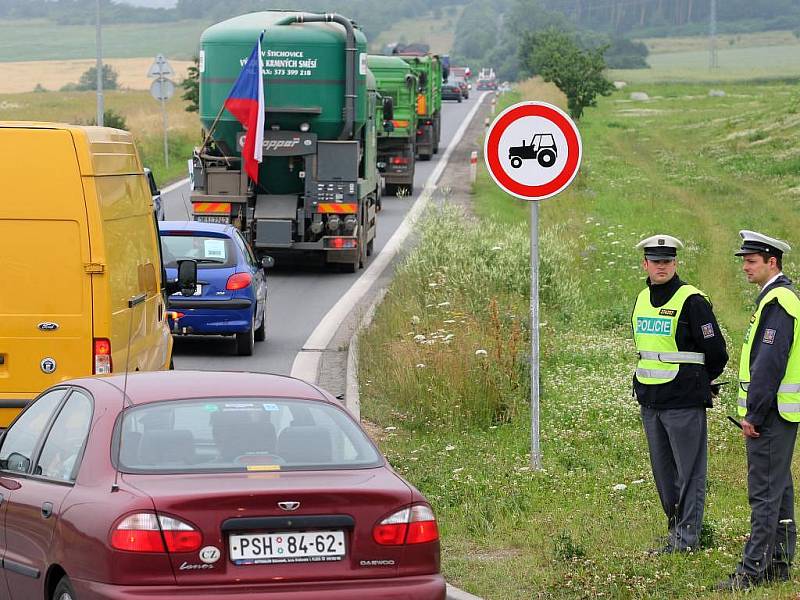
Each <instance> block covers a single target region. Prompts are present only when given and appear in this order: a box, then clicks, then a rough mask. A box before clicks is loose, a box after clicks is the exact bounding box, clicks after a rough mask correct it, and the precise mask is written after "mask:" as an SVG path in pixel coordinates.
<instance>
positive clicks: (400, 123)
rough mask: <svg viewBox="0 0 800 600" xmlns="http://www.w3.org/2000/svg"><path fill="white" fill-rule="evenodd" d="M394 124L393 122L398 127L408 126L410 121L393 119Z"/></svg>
mask: <svg viewBox="0 0 800 600" xmlns="http://www.w3.org/2000/svg"><path fill="white" fill-rule="evenodd" d="M392 124H393V125H394V126H395V127H397V128H398V129H399V128H400V127H408V121H400V120H394V121H392Z"/></svg>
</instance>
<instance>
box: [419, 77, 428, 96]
mask: <svg viewBox="0 0 800 600" xmlns="http://www.w3.org/2000/svg"><path fill="white" fill-rule="evenodd" d="M426 87H428V74H427V73H420V74H419V91H420V92H423V91H425V88H426Z"/></svg>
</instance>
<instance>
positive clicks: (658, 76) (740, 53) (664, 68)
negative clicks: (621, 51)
mask: <svg viewBox="0 0 800 600" xmlns="http://www.w3.org/2000/svg"><path fill="white" fill-rule="evenodd" d="M642 41H643V42H644V43H645V44H646V45H647V47H648V48H649V50H650V56H649V57H648V58H647V62H648V64H649V65H650V66H651V68H650V69H617V70H612V71H610V77H611V78H613V79H615V80H622V81H628V82H632V83H649V82H680V81H697V82H701V81H720V82H728V81H737V80H765V79H797V78H800V38H798V37H797V36H795V35H794V34H793V33H791V32H786V31H783V32H780V31H778V32H764V33H758V34H742V35H724V36H719V38H718V40H717V58H718V64H719V67H718V68H715V69H713V70H712V69H710V68H709V64H710V63H709V51H708V48H709V41H708V38H707V37H702V36H698V37H688V38H651V39H646V40H642Z"/></svg>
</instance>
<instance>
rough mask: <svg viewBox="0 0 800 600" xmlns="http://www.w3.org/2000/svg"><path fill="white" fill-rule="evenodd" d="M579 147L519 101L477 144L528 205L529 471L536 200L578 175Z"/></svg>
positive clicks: (535, 420) (546, 114)
mask: <svg viewBox="0 0 800 600" xmlns="http://www.w3.org/2000/svg"><path fill="white" fill-rule="evenodd" d="M582 153H583V148H582V145H581V136H580V132H579V131H578V127H577V126H576V125H575V123H574V122H573V121H572V119H570V117H569V116H568V115H567V114H566V113H565V112H564V111H562V110H561V109H560V108H558V107H556V106H553V105H552V104H547V103H546V102H519V103H517V104H514V105H512V106H509V107H508V108H506V109H505V110H504V111H503V112H501V113H500V114H499V115H498V116H497V118H496V119H495V120H494V122H493V123H492V125H491V126H490V127H489V131H488V132H487V133H486V139H485V141H484V146H483V157H484V160H485V161H486V168H487V169H488V170H489V174H490V175H491V176H492V179H494V182H495V183H496V184H497V185H498V186H499V187H500V188H501V189H502V190H503V191H505V192H506V193H508V194H511V195H512V196H515V197H517V198H520V199H522V200H527V201H529V202H530V204H531V306H530V312H531V467H532V468H533V469H535V470H537V471H538V470H541V468H542V451H541V446H540V443H539V441H540V437H539V201H541V200H545V199H547V198H552V197H553V196H555V195H557V194H558V193H560V192H562V191H563V190H565V189H566V188H567V186H569V184H570V183H572V181H573V180H574V179H575V176H576V175H577V174H578V168H579V167H580V164H581V156H582Z"/></svg>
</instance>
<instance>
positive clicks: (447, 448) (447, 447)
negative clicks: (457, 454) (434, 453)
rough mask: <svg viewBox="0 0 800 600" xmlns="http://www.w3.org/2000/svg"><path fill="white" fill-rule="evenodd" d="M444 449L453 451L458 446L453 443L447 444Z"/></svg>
mask: <svg viewBox="0 0 800 600" xmlns="http://www.w3.org/2000/svg"><path fill="white" fill-rule="evenodd" d="M444 449H445V450H447V451H448V452H451V451H453V450H455V449H456V447H455V446H453V445H451V444H448V445H447V446H445V447H444Z"/></svg>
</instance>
